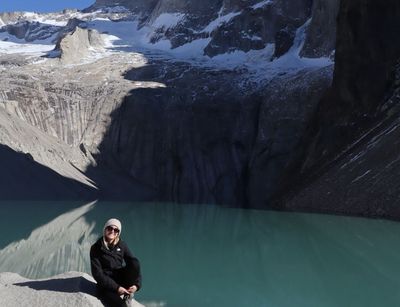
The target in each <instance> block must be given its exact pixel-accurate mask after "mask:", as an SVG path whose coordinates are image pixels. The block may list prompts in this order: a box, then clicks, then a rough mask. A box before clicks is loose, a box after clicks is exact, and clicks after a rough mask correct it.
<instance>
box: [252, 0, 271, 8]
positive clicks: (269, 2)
mask: <svg viewBox="0 0 400 307" xmlns="http://www.w3.org/2000/svg"><path fill="white" fill-rule="evenodd" d="M272 2H273V1H272V0H264V1H261V2H259V3H257V4H254V5H252V6H251V8H252V9H253V10H256V9H259V8H262V7H264V6H266V5H269V4H272Z"/></svg>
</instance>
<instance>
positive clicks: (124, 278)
mask: <svg viewBox="0 0 400 307" xmlns="http://www.w3.org/2000/svg"><path fill="white" fill-rule="evenodd" d="M113 279H114V280H115V281H116V282H117V284H119V285H120V286H122V287H124V288H125V289H127V288H129V287H131V286H133V285H134V284H135V281H136V280H137V270H136V269H135V268H134V267H133V266H131V265H129V264H128V265H127V266H126V267H124V268H122V269H119V270H117V271H115V272H114V274H113ZM97 293H98V297H99V298H100V300H101V301H102V302H103V304H104V305H105V306H107V307H125V306H126V304H125V302H124V300H123V299H121V297H120V296H119V295H118V292H116V291H115V290H108V289H104V288H99V287H98V288H97Z"/></svg>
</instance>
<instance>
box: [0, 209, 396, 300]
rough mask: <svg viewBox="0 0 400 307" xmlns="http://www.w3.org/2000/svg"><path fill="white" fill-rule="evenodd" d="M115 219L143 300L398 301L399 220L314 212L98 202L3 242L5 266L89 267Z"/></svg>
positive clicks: (31, 271) (39, 270) (27, 269)
mask: <svg viewBox="0 0 400 307" xmlns="http://www.w3.org/2000/svg"><path fill="white" fill-rule="evenodd" d="M110 217H117V218H119V219H120V220H121V221H122V225H123V226H122V237H123V239H124V240H125V241H127V243H128V245H129V247H130V248H131V249H132V251H133V252H134V253H135V254H136V256H137V257H138V258H139V259H140V260H141V263H142V268H143V277H144V278H143V289H142V290H141V291H140V292H139V293H138V294H137V299H138V300H139V301H143V302H146V301H147V302H150V301H151V302H153V303H154V301H155V302H164V303H163V304H164V306H166V305H168V306H173V307H179V306H182V307H187V306H190V307H197V306H226V307H228V306H229V307H235V306H238V307H239V306H240V307H241V306H256V307H257V306H277V307H292V306H304V307H305V306H307V307H311V306H318V307H320V306H324V307H327V306H328V307H330V306H332V307H333V306H351V307H358V306H360V307H361V306H362V307H366V306H371V307H372V306H374V307H375V306H397V305H400V292H398V288H399V287H400V265H399V263H400V223H395V222H390V221H379V220H367V219H360V218H349V217H338V216H327V215H317V214H295V213H278V212H267V211H257V210H240V209H228V208H221V207H215V206H206V205H184V206H183V205H176V204H156V203H141V204H139V203H110V202H108V203H107V202H99V203H96V204H93V203H91V204H87V205H84V206H81V207H79V208H73V209H72V208H71V210H70V211H68V212H66V213H63V214H61V215H59V216H58V217H56V218H53V219H52V220H51V221H50V222H49V223H47V224H46V225H43V226H40V227H38V228H37V229H35V230H34V231H33V232H32V234H31V235H30V236H29V237H28V238H27V239H25V240H18V241H17V242H14V243H12V244H10V245H8V246H7V247H6V248H4V249H3V250H1V251H0V271H12V272H17V273H20V274H22V275H24V276H27V277H44V276H48V275H53V274H57V273H63V272H65V271H69V270H74V271H85V272H90V270H89V265H88V262H89V259H88V253H89V248H90V245H91V244H92V243H94V242H95V241H96V239H97V238H98V237H99V236H100V235H101V231H102V227H103V224H104V222H105V221H106V220H107V219H108V218H110ZM165 302H167V303H168V304H165ZM154 304H156V306H160V304H161V303H154ZM157 304H158V305H157Z"/></svg>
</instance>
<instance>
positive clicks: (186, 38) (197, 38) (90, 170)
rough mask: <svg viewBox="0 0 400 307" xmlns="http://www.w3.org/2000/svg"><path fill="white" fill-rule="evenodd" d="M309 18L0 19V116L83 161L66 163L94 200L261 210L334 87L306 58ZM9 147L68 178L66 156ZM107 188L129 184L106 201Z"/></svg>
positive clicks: (184, 10)
mask: <svg viewBox="0 0 400 307" xmlns="http://www.w3.org/2000/svg"><path fill="white" fill-rule="evenodd" d="M314 9H315V8H313V6H312V3H311V1H308V0H307V1H306V0H302V1H298V2H297V3H296V5H294V4H293V3H291V2H290V1H288V0H274V1H265V0H260V1H256V0H254V1H236V0H234V1H203V2H201V3H200V2H195V1H161V0H160V1H153V2H151V1H118V2H117V1H98V2H96V3H95V4H94V5H93V6H92V7H90V8H88V9H86V10H84V11H77V10H66V11H63V12H55V13H47V14H38V13H26V12H15V13H7V14H0V18H1V20H2V22H3V23H4V25H2V26H1V28H0V39H1V41H0V64H1V67H0V68H1V70H2V78H3V82H2V83H1V84H0V104H1V105H2V106H4V109H3V110H2V109H0V112H3V113H4V112H5V114H4V115H5V116H11V117H12V118H13V122H14V123H17V122H18V121H20V120H22V121H24V122H25V123H28V124H29V125H32V126H34V127H35V128H37V129H39V130H41V131H42V132H44V133H45V134H48V135H49V136H51V137H52V138H56V139H58V140H59V141H61V142H63V143H66V144H67V145H68V146H72V147H73V148H75V149H78V150H80V151H81V153H82V154H83V157H80V158H79V163H77V161H73V160H71V158H70V157H67V156H66V157H65V160H66V162H67V163H70V164H72V165H74V166H75V168H76V169H78V170H80V171H81V172H83V173H84V174H85V175H86V176H87V177H88V178H89V179H91V180H92V181H93V184H94V186H96V187H97V188H99V190H100V192H99V193H100V195H103V196H104V195H108V196H110V195H111V196H110V197H114V198H124V197H125V198H129V197H132V192H129V193H127V192H126V191H127V190H130V191H140V192H135V193H136V198H138V195H141V196H140V197H139V198H143V197H145V195H151V196H150V197H152V198H155V199H158V200H168V201H179V202H211V203H225V204H231V205H235V206H244V205H250V206H253V207H264V206H265V205H266V204H268V202H269V199H270V198H271V197H272V196H273V195H274V193H275V191H276V189H277V184H276V183H277V182H278V181H279V178H280V176H281V175H280V173H281V172H280V171H279V167H278V166H279V165H282V166H283V165H285V164H286V163H287V162H288V161H290V160H291V159H292V156H293V155H292V153H291V151H292V150H293V149H294V148H295V147H296V146H297V144H298V142H299V140H300V139H301V135H302V131H304V129H305V127H306V124H307V121H308V120H309V118H310V116H311V114H312V113H313V110H314V109H315V107H316V106H317V104H318V101H319V98H320V97H321V95H322V93H323V92H324V90H325V89H326V88H327V87H328V86H329V84H330V80H331V78H332V65H333V61H332V58H331V57H329V55H330V54H331V53H332V50H328V49H326V52H325V53H324V54H319V55H318V56H319V57H318V58H313V57H312V56H313V55H312V52H311V54H310V52H308V55H307V56H308V57H302V56H300V54H301V53H302V52H303V51H304V50H303V49H304V44H305V42H306V40H307V37H308V35H309V34H308V32H309V30H308V29H311V28H312V27H313V26H315V25H314V21H313V18H312V16H313V14H314V13H315V12H314ZM318 12H319V14H321V12H320V11H319V10H318ZM324 14H328V15H329V14H331V11H325V13H324ZM310 41H311V42H313V43H315V42H318V40H310ZM313 43H312V44H313ZM309 45H310V44H308V46H309ZM310 91H311V92H312V94H307V93H310ZM7 114H8V115H7ZM14 117H15V118H14ZM289 118H290V120H289ZM256 123H258V124H256ZM24 129H25V128H24ZM24 131H25V130H24ZM30 134H31V133H30V132H27V135H30ZM15 138H16V139H13V137H12V136H10V135H8V139H7V140H8V141H7V142H6V143H5V145H7V146H9V147H11V148H12V149H14V150H17V151H23V152H27V151H28V152H29V153H30V154H31V155H32V157H33V160H34V161H40V162H41V163H44V165H47V166H49V167H51V168H52V169H53V170H55V171H57V172H58V173H60V174H64V173H65V169H66V166H64V165H63V164H62V163H50V162H51V161H52V159H51V155H52V154H54V161H56V160H57V159H58V157H59V156H60V155H59V152H60V150H53V149H51V150H50V151H49V154H48V155H47V156H46V159H43V158H41V152H42V150H39V149H36V148H29V149H28V148H26V147H24V146H20V145H17V144H20V142H19V141H18V139H17V136H15ZM51 144H52V145H51V146H58V145H56V144H55V143H54V142H52V143H51ZM55 153H57V154H55ZM111 173H113V174H114V175H110V174H111ZM115 174H119V175H117V176H122V177H123V178H125V179H121V178H120V179H119V180H118V182H123V181H124V180H125V181H126V182H127V183H125V184H123V185H121V189H120V190H118V191H115V190H112V191H111V190H110V189H108V191H105V190H104V188H105V189H106V190H107V188H106V187H107V186H108V184H107V182H108V180H110V178H115V176H116V175H115ZM69 176H70V178H71V177H72V178H74V176H75V175H74V174H73V172H72V174H71V172H70V173H69ZM105 178H108V179H105ZM126 178H130V179H126ZM132 178H133V179H134V181H132ZM77 179H78V177H77ZM114 181H115V180H114ZM128 181H129V182H128ZM80 182H82V179H80ZM83 182H84V180H83ZM133 182H136V183H137V184H138V188H136V190H135V189H132V188H131V185H132V183H133ZM143 191H146V192H145V193H144V192H143ZM117 194H118V195H117ZM124 195H125V196H124ZM128 195H130V196H128ZM146 197H147V196H146Z"/></svg>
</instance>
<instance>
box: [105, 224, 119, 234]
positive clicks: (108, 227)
mask: <svg viewBox="0 0 400 307" xmlns="http://www.w3.org/2000/svg"><path fill="white" fill-rule="evenodd" d="M106 230H107V231H109V232H115V233H119V229H118V228H115V227H111V226H107V227H106Z"/></svg>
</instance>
